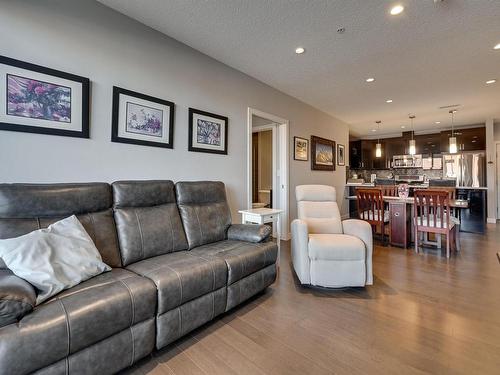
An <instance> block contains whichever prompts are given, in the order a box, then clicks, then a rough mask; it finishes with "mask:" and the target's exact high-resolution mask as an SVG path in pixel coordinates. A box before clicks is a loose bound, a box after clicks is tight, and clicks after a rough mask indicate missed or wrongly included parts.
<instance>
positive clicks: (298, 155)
mask: <svg viewBox="0 0 500 375" xmlns="http://www.w3.org/2000/svg"><path fill="white" fill-rule="evenodd" d="M293 159H294V160H302V161H308V160H309V140H308V139H305V138H301V137H293Z"/></svg>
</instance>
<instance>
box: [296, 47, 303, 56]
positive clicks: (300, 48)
mask: <svg viewBox="0 0 500 375" xmlns="http://www.w3.org/2000/svg"><path fill="white" fill-rule="evenodd" d="M304 52H306V50H305V48H304V47H297V48H295V53H296V54H297V55H302V54H303V53H304Z"/></svg>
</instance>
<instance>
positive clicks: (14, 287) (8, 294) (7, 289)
mask: <svg viewBox="0 0 500 375" xmlns="http://www.w3.org/2000/svg"><path fill="white" fill-rule="evenodd" d="M35 301H36V292H35V289H34V288H33V286H32V285H31V284H30V283H28V282H27V281H25V280H23V279H21V278H20V277H17V276H16V275H14V273H12V271H10V270H8V269H0V327H3V326H5V325H8V324H11V323H14V322H17V321H18V320H19V319H21V318H22V317H23V316H24V315H26V314H27V313H29V312H30V311H31V310H33V307H35Z"/></svg>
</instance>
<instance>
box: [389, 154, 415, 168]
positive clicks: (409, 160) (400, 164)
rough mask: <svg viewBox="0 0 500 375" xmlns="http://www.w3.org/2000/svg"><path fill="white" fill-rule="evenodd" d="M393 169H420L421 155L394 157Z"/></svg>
mask: <svg viewBox="0 0 500 375" xmlns="http://www.w3.org/2000/svg"><path fill="white" fill-rule="evenodd" d="M392 167H393V168H422V155H394V156H393V157H392Z"/></svg>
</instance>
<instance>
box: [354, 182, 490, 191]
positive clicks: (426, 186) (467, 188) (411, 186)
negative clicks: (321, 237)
mask: <svg viewBox="0 0 500 375" xmlns="http://www.w3.org/2000/svg"><path fill="white" fill-rule="evenodd" d="M345 186H366V187H374V186H375V184H372V183H370V182H365V183H359V182H348V183H346V185H345ZM428 187H429V184H418V185H411V184H410V188H428ZM433 187H435V188H439V187H440V186H433ZM456 188H457V189H465V190H488V188H487V187H484V186H482V187H473V186H457V187H456Z"/></svg>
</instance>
